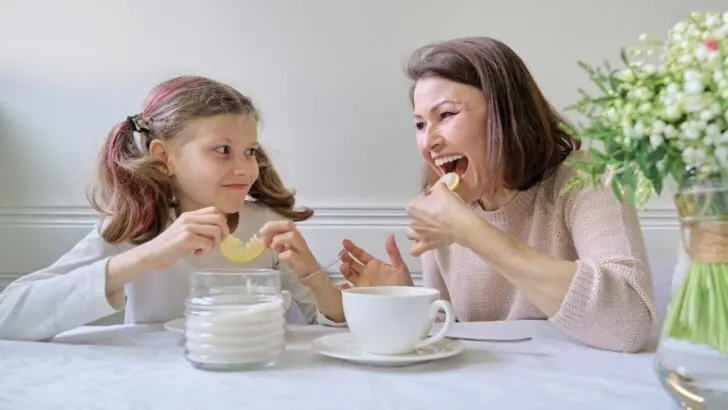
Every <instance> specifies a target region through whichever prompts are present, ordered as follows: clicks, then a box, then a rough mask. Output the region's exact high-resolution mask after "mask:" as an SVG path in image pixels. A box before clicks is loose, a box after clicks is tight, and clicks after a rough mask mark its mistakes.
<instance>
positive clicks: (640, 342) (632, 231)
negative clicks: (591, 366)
mask: <svg viewBox="0 0 728 410" xmlns="http://www.w3.org/2000/svg"><path fill="white" fill-rule="evenodd" d="M561 199H562V200H563V204H562V205H563V215H562V216H563V220H564V221H565V223H566V226H567V229H568V230H569V232H570V233H571V235H572V240H573V243H574V247H575V250H576V253H577V255H578V259H577V260H576V266H577V268H576V274H575V275H574V278H573V280H572V282H571V285H570V286H569V289H568V291H567V294H566V297H565V299H564V301H563V303H562V305H561V307H560V309H559V311H558V312H557V313H556V314H555V315H554V316H553V317H552V318H551V321H552V322H553V323H555V324H556V325H557V326H559V327H561V328H562V329H563V330H564V331H565V332H566V333H568V334H570V335H572V336H573V337H576V338H577V339H579V340H581V341H582V342H584V343H586V344H588V345H591V346H594V347H597V348H601V349H606V350H613V351H619V352H636V351H639V350H641V349H642V348H643V347H644V345H645V344H646V343H647V341H648V339H649V337H650V334H651V332H652V329H653V326H654V322H655V320H656V318H655V310H654V301H653V295H652V279H651V272H650V266H649V262H648V259H647V252H646V249H645V243H644V238H643V236H642V231H641V227H640V224H639V220H638V218H637V213H636V211H635V210H634V209H633V208H631V207H629V206H628V205H625V204H623V203H622V202H620V201H619V200H618V199H617V198H616V196H615V195H614V193H613V192H612V190H611V188H601V189H583V190H580V191H577V192H574V193H570V194H567V195H565V196H562V197H561Z"/></svg>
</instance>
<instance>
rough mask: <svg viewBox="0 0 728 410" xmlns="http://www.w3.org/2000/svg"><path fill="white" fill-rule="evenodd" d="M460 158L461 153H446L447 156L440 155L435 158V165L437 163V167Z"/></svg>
mask: <svg viewBox="0 0 728 410" xmlns="http://www.w3.org/2000/svg"><path fill="white" fill-rule="evenodd" d="M461 158H463V156H462V155H448V156H447V157H440V158H437V159H436V160H435V165H437V166H438V167H442V166H443V165H445V164H448V163H450V162H454V161H457V160H459V159H461Z"/></svg>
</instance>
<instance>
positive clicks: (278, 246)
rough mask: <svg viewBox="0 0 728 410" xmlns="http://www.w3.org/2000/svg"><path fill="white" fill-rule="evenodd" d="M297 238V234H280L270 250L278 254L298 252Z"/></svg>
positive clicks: (273, 241)
mask: <svg viewBox="0 0 728 410" xmlns="http://www.w3.org/2000/svg"><path fill="white" fill-rule="evenodd" d="M295 237H296V235H295V232H286V233H282V234H278V235H276V236H275V237H273V240H272V241H271V243H270V248H271V249H273V250H274V251H275V252H277V253H281V252H283V251H285V250H288V249H293V250H298V249H297V248H298V247H297V246H295V245H296V244H295V239H296V238H295Z"/></svg>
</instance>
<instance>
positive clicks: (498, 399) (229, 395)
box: [0, 321, 676, 410]
mask: <svg viewBox="0 0 728 410" xmlns="http://www.w3.org/2000/svg"><path fill="white" fill-rule="evenodd" d="M339 331H346V329H336V328H326V327H321V326H310V327H300V326H294V327H291V329H290V334H289V336H288V341H289V343H288V345H287V347H286V351H285V354H284V356H283V357H282V360H281V362H280V363H279V364H278V366H277V367H274V368H269V369H266V370H261V371H248V372H231V373H218V372H209V371H202V370H197V369H194V368H192V367H191V366H190V365H189V363H188V362H187V361H186V360H185V359H184V357H183V348H182V346H181V345H180V340H181V335H180V334H177V333H172V332H168V331H165V330H164V329H163V328H162V326H112V327H84V328H80V329H78V330H75V331H72V332H68V333H66V334H63V335H60V336H59V337H57V338H56V339H55V341H53V342H46V343H43V342H38V343H35V342H33V343H31V342H14V341H0V409H18V410H35V409H39V410H40V409H53V410H61V409H73V410H82V409H104V410H110V409H138V410H140V409H155V410H156V409H175V410H180V409H205V410H225V409H266V410H278V409H312V410H314V409H315V410H324V409H337V410H349V409H351V410H356V409H367V410H384V409H397V410H405V409H438V410H450V409H457V410H463V409H519V410H520V409H549V410H553V409H560V410H563V409H612V410H630V409H634V410H649V409H659V410H665V409H672V408H676V407H675V406H674V405H673V403H672V401H671V400H670V399H669V397H668V396H667V395H666V393H665V392H664V391H663V390H662V388H661V387H660V385H659V383H658V381H657V379H656V377H655V375H654V373H653V371H652V366H653V357H654V354H653V353H640V354H618V353H611V352H604V351H599V350H596V349H591V348H588V347H584V346H582V345H580V344H578V343H577V342H574V341H572V340H569V339H568V338H566V337H565V336H564V335H563V334H561V333H560V332H559V331H558V330H557V329H555V328H553V327H552V326H551V325H550V324H549V323H548V322H545V321H521V322H487V323H458V324H456V325H455V326H454V328H453V330H452V331H451V335H460V336H464V335H479V336H488V337H520V336H532V337H533V338H534V339H533V340H532V341H530V342H526V343H517V344H496V343H484V342H466V343H467V350H466V351H465V352H464V353H462V354H461V355H459V356H456V357H452V358H449V359H445V360H442V361H437V362H430V363H426V364H419V365H416V366H410V367H401V368H378V367H368V366H362V365H356V364H352V363H348V362H343V361H340V360H336V359H331V358H327V357H323V356H321V355H319V354H317V353H316V352H314V351H312V350H311V348H310V343H311V341H313V340H314V339H315V338H316V337H319V336H322V335H325V334H327V333H331V332H339Z"/></svg>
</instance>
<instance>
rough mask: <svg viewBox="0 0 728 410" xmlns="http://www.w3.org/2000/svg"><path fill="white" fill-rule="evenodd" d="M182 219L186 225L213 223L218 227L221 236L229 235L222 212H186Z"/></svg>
mask: <svg viewBox="0 0 728 410" xmlns="http://www.w3.org/2000/svg"><path fill="white" fill-rule="evenodd" d="M184 221H185V223H186V225H214V226H217V227H218V228H219V229H220V234H221V236H222V237H223V238H225V237H227V236H228V235H230V228H229V227H228V223H227V218H226V217H225V215H223V214H222V213H217V212H216V213H207V214H187V215H186V217H185V220H184Z"/></svg>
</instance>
